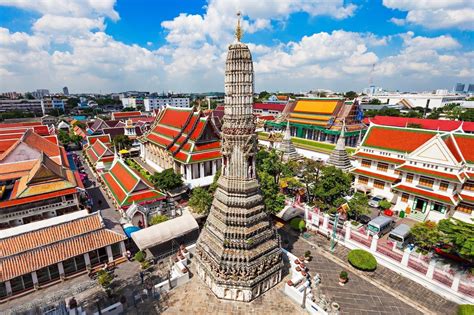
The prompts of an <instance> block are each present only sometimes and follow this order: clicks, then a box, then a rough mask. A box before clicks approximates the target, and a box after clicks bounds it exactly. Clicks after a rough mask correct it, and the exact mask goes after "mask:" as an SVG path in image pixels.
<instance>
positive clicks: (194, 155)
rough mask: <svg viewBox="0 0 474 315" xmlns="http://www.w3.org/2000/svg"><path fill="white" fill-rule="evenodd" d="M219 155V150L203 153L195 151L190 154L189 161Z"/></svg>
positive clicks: (211, 158)
mask: <svg viewBox="0 0 474 315" xmlns="http://www.w3.org/2000/svg"><path fill="white" fill-rule="evenodd" d="M220 156H221V151H220V150H219V151H211V152H204V153H197V154H192V155H191V162H198V161H199V162H200V161H205V160H213V159H218V158H219V157H220Z"/></svg>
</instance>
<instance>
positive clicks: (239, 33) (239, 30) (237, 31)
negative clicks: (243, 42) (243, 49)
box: [235, 11, 243, 42]
mask: <svg viewBox="0 0 474 315" xmlns="http://www.w3.org/2000/svg"><path fill="white" fill-rule="evenodd" d="M241 15H242V14H241V13H240V11H239V12H237V27H236V28H235V38H237V41H238V42H240V39H241V38H242V34H243V33H242V28H241V27H240V16H241Z"/></svg>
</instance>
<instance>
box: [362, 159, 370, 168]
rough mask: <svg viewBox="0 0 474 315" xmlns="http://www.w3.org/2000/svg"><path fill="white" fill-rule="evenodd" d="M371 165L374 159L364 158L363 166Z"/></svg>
mask: <svg viewBox="0 0 474 315" xmlns="http://www.w3.org/2000/svg"><path fill="white" fill-rule="evenodd" d="M371 165H372V161H370V160H365V159H364V160H362V166H363V167H368V168H370V166H371Z"/></svg>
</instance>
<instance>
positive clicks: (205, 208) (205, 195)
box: [189, 187, 212, 214]
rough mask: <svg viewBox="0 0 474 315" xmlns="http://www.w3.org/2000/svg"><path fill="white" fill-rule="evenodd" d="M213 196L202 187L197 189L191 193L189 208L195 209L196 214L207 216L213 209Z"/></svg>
mask: <svg viewBox="0 0 474 315" xmlns="http://www.w3.org/2000/svg"><path fill="white" fill-rule="evenodd" d="M211 204H212V194H211V193H210V192H209V191H207V190H206V189H204V188H202V187H196V188H194V189H193V191H192V192H191V198H189V206H190V207H191V208H193V210H194V211H195V212H196V213H200V214H207V213H208V212H209V210H210V209H211Z"/></svg>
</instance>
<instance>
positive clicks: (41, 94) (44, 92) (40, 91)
mask: <svg viewBox="0 0 474 315" xmlns="http://www.w3.org/2000/svg"><path fill="white" fill-rule="evenodd" d="M31 95H33V97H34V98H36V99H39V100H40V99H42V98H43V97H45V96H48V95H49V90H48V89H38V90H36V92H31Z"/></svg>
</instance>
